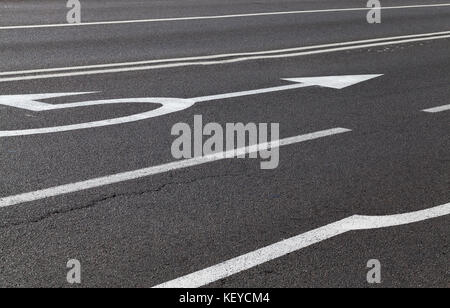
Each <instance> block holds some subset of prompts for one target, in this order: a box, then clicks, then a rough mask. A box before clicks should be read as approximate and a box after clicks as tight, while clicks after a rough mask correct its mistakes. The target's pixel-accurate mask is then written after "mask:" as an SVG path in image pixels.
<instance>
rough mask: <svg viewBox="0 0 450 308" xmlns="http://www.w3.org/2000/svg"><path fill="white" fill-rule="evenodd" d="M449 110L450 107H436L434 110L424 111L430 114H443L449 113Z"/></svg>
mask: <svg viewBox="0 0 450 308" xmlns="http://www.w3.org/2000/svg"><path fill="white" fill-rule="evenodd" d="M448 110H450V105H444V106H439V107H434V108H430V109H425V110H422V111H424V112H429V113H438V112H443V111H448Z"/></svg>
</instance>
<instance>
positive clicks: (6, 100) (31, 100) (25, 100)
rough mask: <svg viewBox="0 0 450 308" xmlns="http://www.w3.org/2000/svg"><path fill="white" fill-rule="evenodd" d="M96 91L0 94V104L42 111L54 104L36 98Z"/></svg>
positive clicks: (50, 108)
mask: <svg viewBox="0 0 450 308" xmlns="http://www.w3.org/2000/svg"><path fill="white" fill-rule="evenodd" d="M91 93H98V92H70V93H48V94H23V95H0V105H5V106H10V107H15V108H20V109H25V110H30V111H44V110H52V109H55V105H51V104H47V103H41V102H39V101H38V100H41V99H47V98H56V97H64V96H75V95H84V94H91Z"/></svg>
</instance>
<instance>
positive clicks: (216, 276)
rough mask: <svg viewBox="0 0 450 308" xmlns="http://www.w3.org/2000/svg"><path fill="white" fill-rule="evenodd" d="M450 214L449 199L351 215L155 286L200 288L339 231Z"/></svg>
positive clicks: (387, 225) (404, 223)
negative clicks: (383, 213) (408, 208)
mask: <svg viewBox="0 0 450 308" xmlns="http://www.w3.org/2000/svg"><path fill="white" fill-rule="evenodd" d="M449 214H450V203H447V204H444V205H441V206H437V207H434V208H430V209H426V210H422V211H417V212H412V213H406V214H399V215H391V216H359V215H355V216H351V217H348V218H346V219H343V220H340V221H337V222H335V223H332V224H329V225H326V226H324V227H321V228H318V229H315V230H312V231H310V232H307V233H304V234H301V235H298V236H295V237H292V238H289V239H287V240H283V241H281V242H278V243H275V244H272V245H270V246H267V247H264V248H261V249H258V250H255V251H253V252H250V253H247V254H245V255H242V256H239V257H237V258H234V259H231V260H228V261H225V262H223V263H220V264H217V265H214V266H211V267H209V268H206V269H204V270H200V271H198V272H195V273H192V274H189V275H186V276H183V277H180V278H177V279H175V280H172V281H169V282H166V283H163V284H160V285H157V286H155V288H199V287H203V286H206V285H208V284H211V283H213V282H216V281H219V280H221V279H224V278H227V277H230V276H232V275H235V274H238V273H241V272H243V271H246V270H248V269H251V268H254V267H256V266H258V265H261V264H264V263H266V262H269V261H272V260H275V259H278V258H280V257H283V256H286V255H288V254H291V253H293V252H297V251H299V250H301V249H303V248H306V247H309V246H311V245H314V244H317V243H320V242H323V241H325V240H328V239H331V238H333V237H336V236H338V235H341V234H344V233H347V232H350V231H357V230H371V229H379V228H388V227H394V226H401V225H407V224H412V223H416V222H420V221H425V220H428V219H433V218H437V217H441V216H445V215H449Z"/></svg>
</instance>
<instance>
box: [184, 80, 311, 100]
mask: <svg viewBox="0 0 450 308" xmlns="http://www.w3.org/2000/svg"><path fill="white" fill-rule="evenodd" d="M309 86H310V85H307V84H291V85H287V86H280V87H272V88H266V89H259V90H250V91H241V92H233V93H226V94H218V95H210V96H202V97H196V98H192V100H194V101H195V102H196V103H200V102H209V101H215V100H221V99H228V98H235V97H242V96H250V95H258V94H264V93H272V92H281V91H287V90H293V89H299V88H305V87H309Z"/></svg>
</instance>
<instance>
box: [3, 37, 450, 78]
mask: <svg viewBox="0 0 450 308" xmlns="http://www.w3.org/2000/svg"><path fill="white" fill-rule="evenodd" d="M448 38H450V31H444V32H433V33H424V34H416V35H406V36H393V37H385V38H376V39H369V40H358V41H348V42H341V43H332V44H323V45H315V46H303V47H295V48H289V49H277V50H267V51H257V52H246V53H230V54H216V55H207V56H199V57H185V58H172V59H158V60H147V61H138V62H122V63H110V64H98V65H86V66H72V67H58V68H45V69H34V70H23V71H10V72H0V82H11V81H23V80H34V79H48V78H61V77H72V76H86V75H96V74H110V73H121V72H130V71H145V70H154V69H164V68H174V67H185V66H195V65H218V64H229V63H237V62H243V61H252V60H264V59H280V58H290V57H299V56H307V55H315V54H324V53H331V52H339V51H346V50H354V49H363V48H371V47H379V46H387V45H398V44H406V43H414V42H422V41H432V40H441V39H448Z"/></svg>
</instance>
